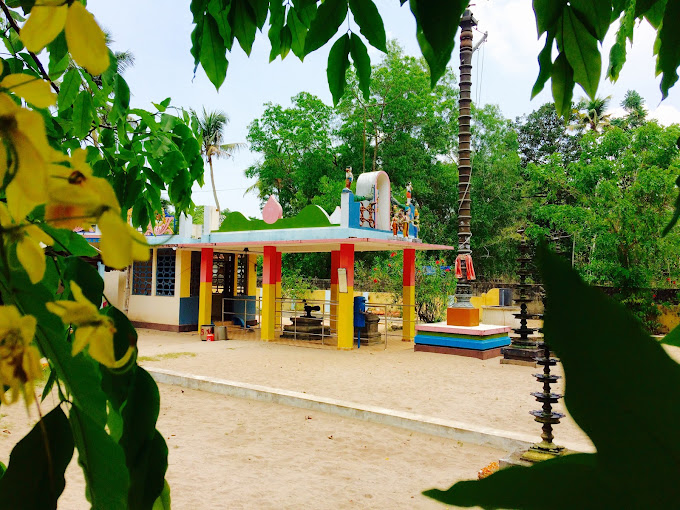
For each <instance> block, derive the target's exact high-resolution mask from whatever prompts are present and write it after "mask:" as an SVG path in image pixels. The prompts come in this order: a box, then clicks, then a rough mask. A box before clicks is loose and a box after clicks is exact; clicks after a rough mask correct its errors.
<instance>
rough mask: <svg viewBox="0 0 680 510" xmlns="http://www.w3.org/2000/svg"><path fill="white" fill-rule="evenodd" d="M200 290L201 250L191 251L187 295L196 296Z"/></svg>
mask: <svg viewBox="0 0 680 510" xmlns="http://www.w3.org/2000/svg"><path fill="white" fill-rule="evenodd" d="M200 291H201V252H200V251H192V252H191V273H190V276H189V296H191V297H194V296H198V295H199V294H200Z"/></svg>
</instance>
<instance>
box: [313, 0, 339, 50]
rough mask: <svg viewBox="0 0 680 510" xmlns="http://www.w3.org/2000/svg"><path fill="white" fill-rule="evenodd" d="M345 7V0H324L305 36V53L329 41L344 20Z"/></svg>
mask: <svg viewBox="0 0 680 510" xmlns="http://www.w3.org/2000/svg"><path fill="white" fill-rule="evenodd" d="M347 9H348V7H347V0H326V1H325V2H324V3H322V4H321V5H320V6H319V10H318V11H317V12H316V16H315V17H314V19H313V20H312V23H311V24H310V26H309V32H307V37H306V38H305V55H309V54H310V53H311V52H313V51H315V50H318V49H319V48H321V46H323V45H324V44H326V43H327V42H328V41H330V39H331V37H333V36H334V35H335V33H336V32H337V31H338V28H340V25H341V24H342V22H343V21H345V18H346V17H347ZM336 44H337V43H336Z"/></svg>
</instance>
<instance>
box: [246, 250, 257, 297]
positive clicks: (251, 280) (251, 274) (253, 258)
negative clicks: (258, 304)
mask: <svg viewBox="0 0 680 510" xmlns="http://www.w3.org/2000/svg"><path fill="white" fill-rule="evenodd" d="M246 294H248V295H249V296H255V295H256V294H257V255H255V254H250V255H248V291H247V292H246Z"/></svg>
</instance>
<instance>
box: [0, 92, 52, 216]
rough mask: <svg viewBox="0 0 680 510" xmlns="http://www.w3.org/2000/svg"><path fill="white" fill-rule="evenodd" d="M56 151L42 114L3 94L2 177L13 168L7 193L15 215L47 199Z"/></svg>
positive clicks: (0, 105) (0, 117)
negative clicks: (51, 166)
mask: <svg viewBox="0 0 680 510" xmlns="http://www.w3.org/2000/svg"><path fill="white" fill-rule="evenodd" d="M55 152H56V151H55V150H54V149H52V148H51V147H50V146H49V144H48V142H47V135H46V133H45V124H44V123H43V119H42V117H41V116H40V114H39V113H37V112H34V111H31V110H27V109H26V108H21V107H19V106H17V104H16V103H15V102H14V101H12V99H11V98H10V97H9V96H8V95H6V94H0V181H1V180H4V179H5V176H6V174H7V173H8V172H10V175H11V176H12V180H11V182H10V183H9V185H8V186H7V189H6V196H7V205H8V207H9V211H10V213H11V214H12V217H14V218H17V219H19V218H24V217H25V216H26V215H27V214H28V213H29V212H31V211H32V210H33V208H34V207H35V206H37V205H40V204H43V203H45V202H46V201H47V162H48V161H50V160H51V159H53V157H54V154H55Z"/></svg>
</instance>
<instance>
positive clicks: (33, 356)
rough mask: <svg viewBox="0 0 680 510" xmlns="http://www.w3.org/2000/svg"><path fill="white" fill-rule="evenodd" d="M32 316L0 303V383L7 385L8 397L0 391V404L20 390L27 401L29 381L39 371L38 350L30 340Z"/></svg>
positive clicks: (6, 402) (11, 398)
mask: <svg viewBox="0 0 680 510" xmlns="http://www.w3.org/2000/svg"><path fill="white" fill-rule="evenodd" d="M36 323H37V321H36V319H35V317H33V316H32V315H24V316H23V317H22V316H21V314H20V313H19V310H17V308H16V307H15V306H11V305H9V306H0V387H2V386H3V385H4V386H9V392H10V395H9V398H8V397H7V395H6V394H5V393H6V392H5V391H2V392H0V401H2V403H3V404H12V403H14V402H16V401H17V400H18V398H19V394H20V393H21V392H22V391H23V394H24V399H25V400H26V402H27V404H28V398H29V395H31V394H32V393H33V381H35V380H36V379H38V378H39V377H40V376H41V374H42V371H41V368H40V353H39V352H38V349H36V348H35V347H34V346H33V345H31V342H32V340H33V336H34V335H35V326H36Z"/></svg>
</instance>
